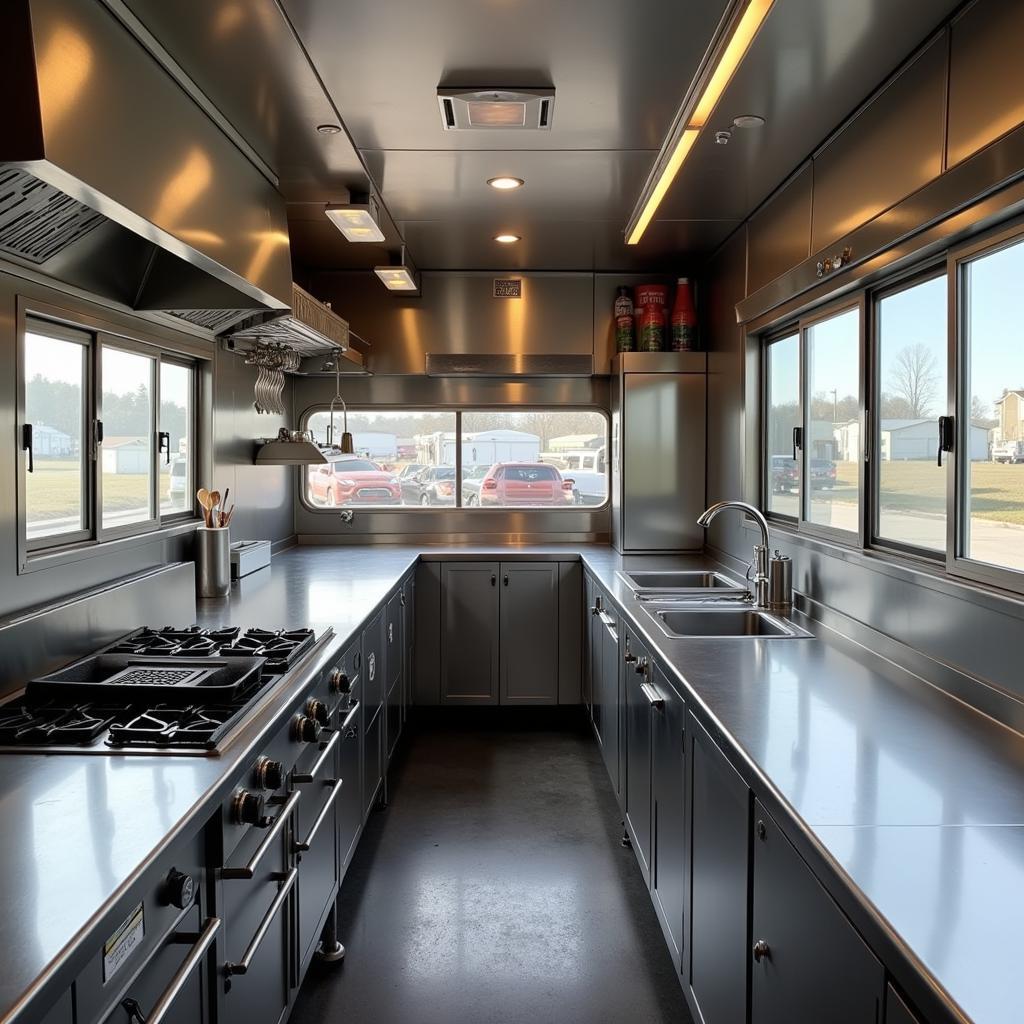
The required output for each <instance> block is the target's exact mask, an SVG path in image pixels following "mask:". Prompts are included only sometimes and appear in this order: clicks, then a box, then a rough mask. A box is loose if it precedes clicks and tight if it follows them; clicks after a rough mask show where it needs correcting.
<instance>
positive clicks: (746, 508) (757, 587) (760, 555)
mask: <svg viewBox="0 0 1024 1024" xmlns="http://www.w3.org/2000/svg"><path fill="white" fill-rule="evenodd" d="M727 508H736V509H739V510H740V511H741V512H745V513H746V514H747V515H748V516H750V518H751V519H753V520H754V522H755V523H757V525H758V528H759V529H760V531H761V543H760V544H756V545H755V546H754V563H753V565H754V605H755V606H756V607H757V608H767V607H768V604H769V602H768V543H769V539H768V521H767V520H766V519H765V517H764V516H763V515H761V513H760V511H759V510H758V509H756V508H754V506H753V505H748V504H747V502H745V501H719V502H717V503H716V504H714V505H712V506H711V507H710V508H709V509H706V510H705V511H704V512H703V513H702V514H701V516H700V518H698V520H697V524H698V525H699V526H703V527H704V529H707V528H708V527H709V526H710V525H711V523H712V521H713V520H714V518H715V516H717V515H718V513H719V512H724V511H725V510H726V509H727ZM748 571H749V570H748Z"/></svg>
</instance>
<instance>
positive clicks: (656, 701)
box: [640, 683, 665, 711]
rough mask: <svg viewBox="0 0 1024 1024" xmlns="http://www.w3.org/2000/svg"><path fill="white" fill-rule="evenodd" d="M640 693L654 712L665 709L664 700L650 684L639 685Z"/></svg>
mask: <svg viewBox="0 0 1024 1024" xmlns="http://www.w3.org/2000/svg"><path fill="white" fill-rule="evenodd" d="M640 692H641V693H642V694H643V695H644V696H645V697H646V698H647V703H648V704H650V705H651V707H652V708H654V709H655V711H661V710H662V709H663V708H664V707H665V698H664V697H662V695H661V694H660V693H658V691H657V690H656V689H655V688H654V687H653V686H651V684H650V683H641V684H640Z"/></svg>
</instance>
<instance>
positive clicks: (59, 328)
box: [14, 296, 208, 574]
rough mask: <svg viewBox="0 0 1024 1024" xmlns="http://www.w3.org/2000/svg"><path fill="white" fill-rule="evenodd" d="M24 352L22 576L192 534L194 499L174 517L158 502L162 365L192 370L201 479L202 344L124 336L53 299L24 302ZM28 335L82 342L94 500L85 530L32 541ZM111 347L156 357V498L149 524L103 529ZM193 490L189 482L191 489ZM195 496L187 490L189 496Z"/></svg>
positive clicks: (19, 486) (19, 372)
mask: <svg viewBox="0 0 1024 1024" xmlns="http://www.w3.org/2000/svg"><path fill="white" fill-rule="evenodd" d="M17 307H18V308H17V353H16V365H17V369H16V377H17V380H16V386H17V410H16V421H17V430H18V435H17V436H18V444H17V451H16V458H15V460H14V471H15V489H16V495H17V501H16V507H17V524H16V527H17V550H18V573H19V574H21V573H26V572H32V571H36V570H38V569H45V568H51V567H54V566H57V565H61V564H64V563H66V562H74V561H78V560H79V559H81V558H88V557H90V556H91V555H93V554H98V553H99V552H100V551H103V550H106V549H108V548H109V547H110V546H111V545H117V544H121V543H127V544H132V543H138V542H144V541H145V540H147V539H148V538H151V537H153V536H155V535H157V534H159V533H160V532H162V531H168V530H172V531H181V530H185V529H192V528H193V526H194V525H195V524H196V523H198V522H199V518H198V516H197V514H196V503H195V499H194V497H193V498H192V500H191V501H190V502H189V503H188V507H187V508H185V509H182V510H176V511H173V512H169V513H161V509H160V501H159V487H160V472H159V459H160V452H159V437H158V431H159V422H160V421H159V417H160V368H161V366H162V365H163V363H164V362H168V363H174V364H175V365H180V366H182V367H185V368H187V369H188V370H189V371H190V373H191V383H190V395H191V402H192V406H191V409H190V416H189V423H188V431H189V437H190V438H192V439H195V443H194V445H193V449H192V453H191V457H190V461H189V470H188V473H189V479H190V480H194V479H195V478H196V474H197V471H198V462H197V459H198V457H199V439H200V438H205V437H206V434H205V433H204V431H203V429H202V424H201V423H200V420H199V416H200V409H201V397H202V394H203V387H204V386H205V385H204V383H203V381H204V372H205V373H208V370H205V369H204V364H206V363H208V358H207V357H206V356H204V355H202V354H201V352H200V351H199V348H198V346H197V347H196V348H195V349H192V348H191V347H190V346H186V345H183V346H181V347H180V348H179V347H176V346H174V344H173V343H168V344H166V345H165V344H162V343H161V342H160V341H159V340H143V339H142V338H139V337H137V336H135V335H130V334H124V333H120V332H118V331H117V329H116V328H115V329H111V325H110V324H108V323H106V322H104V321H101V320H98V319H95V318H93V317H91V316H88V315H86V314H82V315H76V314H75V313H73V312H71V311H69V310H67V309H63V308H61V307H56V306H52V305H50V304H48V303H46V302H40V301H34V300H32V299H27V298H23V297H21V296H19V297H18V304H17ZM28 333H38V334H43V335H45V336H52V337H54V338H58V339H66V340H72V341H75V342H77V343H79V344H82V345H83V348H84V350H85V351H84V352H83V359H84V361H85V372H86V381H85V386H84V387H83V439H82V449H83V452H84V457H83V462H82V467H83V478H84V479H83V494H84V495H85V496H86V497H87V501H86V504H85V505H84V506H83V511H84V518H85V521H86V528H85V529H83V530H78V531H75V532H74V533H64V534H54V535H52V536H48V537H41V538H35V539H32V540H30V539H29V538H28V536H27V532H28V523H27V508H26V504H27V503H26V486H25V485H26V476H27V461H26V457H25V453H24V452H23V451H22V449H21V445H20V438H21V428H22V427H23V426H24V424H25V423H27V422H29V421H28V420H27V418H26V408H25V398H26V383H27V381H26V379H25V367H26V353H25V338H26V335H27V334H28ZM105 347H109V348H112V349H118V350H121V351H128V352H134V353H138V354H140V355H144V356H146V357H147V358H150V359H152V361H153V369H152V378H151V379H152V389H151V412H150V436H151V439H152V440H151V450H150V455H151V460H150V471H151V479H150V501H151V503H152V505H151V512H152V515H151V516H150V517H149V518H148V519H146V520H145V521H144V522H142V521H140V522H137V523H129V524H126V525H124V526H117V527H104V525H103V521H102V509H103V504H102V503H103V495H102V476H103V471H102V463H103V459H102V445H101V444H98V443H97V441H96V436H95V435H96V422H97V420H101V419H102V415H101V413H102V366H101V364H102V358H103V350H104V348H105ZM186 487H188V484H186ZM187 493H189V491H188V490H186V494H187Z"/></svg>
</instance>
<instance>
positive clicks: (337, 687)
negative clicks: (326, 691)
mask: <svg viewBox="0 0 1024 1024" xmlns="http://www.w3.org/2000/svg"><path fill="white" fill-rule="evenodd" d="M327 682H328V684H329V685H330V687H331V693H349V692H350V691H351V689H352V680H351V679H349V677H348V676H347V675H345V673H344V672H342V671H341V669H340V668H336V669H334V670H333V671H332V672H331V674H330V676H329V677H328V680H327Z"/></svg>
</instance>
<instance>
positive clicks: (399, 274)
mask: <svg viewBox="0 0 1024 1024" xmlns="http://www.w3.org/2000/svg"><path fill="white" fill-rule="evenodd" d="M373 272H374V273H375V274H376V275H377V276H378V277H379V278H380V280H381V283H382V284H383V285H384V287H385V288H387V290H388V291H389V292H402V293H404V294H406V295H419V293H420V283H419V273H418V272H417V270H416V267H415V265H414V264H413V262H412V260H411V259H409V257H408V256H407V255H406V252H405V246H404V245H403V246H402V250H401V253H400V254H399V255H398V256H397V257H395V256H394V255H392V260H391V263H389V264H388V265H387V266H386V267H374V268H373Z"/></svg>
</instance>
